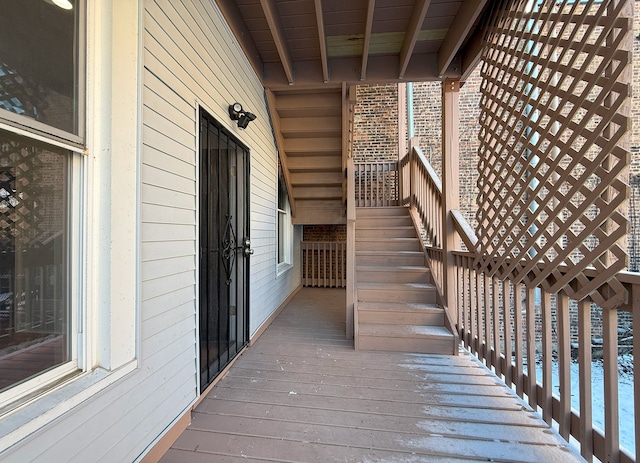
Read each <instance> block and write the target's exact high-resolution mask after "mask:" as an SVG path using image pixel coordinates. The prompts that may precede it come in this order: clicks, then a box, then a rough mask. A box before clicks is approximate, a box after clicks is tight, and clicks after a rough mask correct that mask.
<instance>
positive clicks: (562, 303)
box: [556, 293, 571, 440]
mask: <svg viewBox="0 0 640 463" xmlns="http://www.w3.org/2000/svg"><path fill="white" fill-rule="evenodd" d="M556 321H557V324H558V330H557V337H558V368H559V370H558V372H559V384H560V390H559V391H560V416H559V417H558V419H557V421H558V424H559V427H560V435H561V436H562V437H564V438H565V439H566V440H569V434H570V432H571V333H570V332H569V297H568V296H566V295H565V294H564V293H559V294H558V295H557V297H556Z"/></svg>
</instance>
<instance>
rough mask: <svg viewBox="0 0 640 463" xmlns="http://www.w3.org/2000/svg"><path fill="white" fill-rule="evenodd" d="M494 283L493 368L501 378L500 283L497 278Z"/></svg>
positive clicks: (492, 309)
mask: <svg viewBox="0 0 640 463" xmlns="http://www.w3.org/2000/svg"><path fill="white" fill-rule="evenodd" d="M492 281H493V285H492V286H493V288H492V289H493V304H491V306H492V307H491V311H487V313H492V314H493V316H492V317H491V318H492V319H493V367H494V368H495V372H496V376H497V377H498V378H500V377H501V376H502V374H503V371H502V361H501V360H500V357H501V349H500V281H499V280H498V279H497V278H492Z"/></svg>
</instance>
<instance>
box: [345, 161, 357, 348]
mask: <svg viewBox="0 0 640 463" xmlns="http://www.w3.org/2000/svg"><path fill="white" fill-rule="evenodd" d="M354 201H355V178H354V166H353V159H352V158H349V159H347V313H346V335H347V339H351V338H353V339H354V347H355V348H356V350H357V349H358V334H357V330H358V314H357V310H358V307H357V292H356V279H355V276H356V207H355V204H354Z"/></svg>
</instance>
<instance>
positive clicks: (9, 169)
mask: <svg viewBox="0 0 640 463" xmlns="http://www.w3.org/2000/svg"><path fill="white" fill-rule="evenodd" d="M68 159H69V153H68V152H65V151H63V150H59V149H57V148H51V147H44V146H41V145H34V144H33V143H32V142H31V141H29V140H26V139H22V138H19V137H16V136H14V135H12V134H9V133H7V132H4V131H0V390H3V389H6V388H7V387H10V386H12V385H15V384H17V383H19V382H21V381H23V380H25V379H27V378H29V377H31V376H33V375H35V374H38V373H40V372H42V371H44V370H47V369H49V368H52V367H54V366H57V365H60V364H62V363H65V362H67V361H69V360H70V354H69V339H70V338H69V330H70V326H69V325H70V323H69V322H70V320H69V307H68V297H67V283H68V278H67V259H66V248H67V237H68V225H67V223H68V219H67V213H68V211H67V203H68V201H67V185H66V181H67V162H68Z"/></svg>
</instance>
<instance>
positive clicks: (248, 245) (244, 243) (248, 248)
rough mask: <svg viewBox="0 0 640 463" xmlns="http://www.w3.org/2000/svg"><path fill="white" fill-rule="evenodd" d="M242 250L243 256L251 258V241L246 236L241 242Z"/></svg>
mask: <svg viewBox="0 0 640 463" xmlns="http://www.w3.org/2000/svg"><path fill="white" fill-rule="evenodd" d="M242 248H243V251H244V255H245V256H252V255H253V249H251V240H250V239H249V238H248V237H246V236H245V238H244V239H243V240H242Z"/></svg>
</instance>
